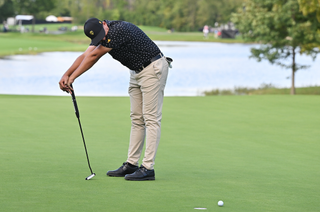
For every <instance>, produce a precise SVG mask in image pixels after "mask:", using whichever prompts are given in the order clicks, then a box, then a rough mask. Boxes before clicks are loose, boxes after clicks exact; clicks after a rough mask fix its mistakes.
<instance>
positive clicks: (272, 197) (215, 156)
mask: <svg viewBox="0 0 320 212" xmlns="http://www.w3.org/2000/svg"><path fill="white" fill-rule="evenodd" d="M77 100H78V105H79V109H80V115H81V122H82V127H83V130H84V134H85V138H86V142H87V147H88V151H89V156H90V161H91V165H92V168H93V170H94V172H95V173H96V174H97V176H96V177H94V178H93V179H92V180H90V181H85V180H84V178H85V177H87V176H88V175H89V174H90V171H89V169H88V167H87V162H86V158H85V153H84V149H83V144H82V139H81V134H80V130H79V126H78V123H77V119H76V117H75V115H74V110H73V105H72V102H71V98H70V97H45V96H14V95H13V96H12V95H0V103H1V104H0V111H1V122H0V134H1V154H0V161H1V163H0V169H1V173H2V176H1V177H2V179H1V192H0V199H1V211H6V212H11V211H32V212H36V211H41V212H42V211H48V212H49V211H55V212H56V211H139V212H140V211H195V210H194V209H193V208H195V207H205V208H207V209H208V210H207V211H226V212H227V211H232V212H234V211H237V212H241V211H243V212H249V211H253V212H257V211H281V212H287V211H288V212H295V211H296V212H301V211H308V212H312V211H319V207H320V203H319V190H320V184H319V178H320V169H319V164H320V155H319V150H320V143H319V138H320V131H319V125H320V113H319V104H320V99H319V98H318V97H317V96H289V95H288V96H272V95H264V96H215V97H166V98H165V100H164V109H163V121H162V138H161V142H160V146H159V150H158V154H157V160H156V165H155V172H156V180H155V181H153V182H128V181H125V180H124V179H122V178H110V177H107V176H106V175H105V173H106V172H107V171H108V170H110V169H116V168H118V167H119V166H120V165H121V163H122V162H124V161H125V160H126V153H127V148H128V138H129V133H130V132H129V131H130V118H129V104H130V103H129V98H127V97H78V98H77ZM218 200H223V201H224V203H225V206H223V207H222V208H219V207H218V206H217V202H218Z"/></svg>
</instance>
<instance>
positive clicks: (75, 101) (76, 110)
mask: <svg viewBox="0 0 320 212" xmlns="http://www.w3.org/2000/svg"><path fill="white" fill-rule="evenodd" d="M70 86H71V88H72V89H73V87H72V84H71V85H70ZM71 97H72V102H73V106H74V112H75V114H76V116H77V118H80V113H79V109H78V105H77V100H76V96H75V94H74V89H73V91H72V93H71Z"/></svg>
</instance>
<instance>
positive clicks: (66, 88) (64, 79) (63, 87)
mask: <svg viewBox="0 0 320 212" xmlns="http://www.w3.org/2000/svg"><path fill="white" fill-rule="evenodd" d="M69 81H70V78H69V76H67V75H63V76H62V77H61V80H60V81H59V86H60V89H61V90H63V91H65V92H67V93H70V92H71V91H72V88H71V86H70V84H71V83H72V82H73V81H74V80H73V81H72V82H70V84H68V83H69Z"/></svg>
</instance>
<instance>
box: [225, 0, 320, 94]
mask: <svg viewBox="0 0 320 212" xmlns="http://www.w3.org/2000/svg"><path fill="white" fill-rule="evenodd" d="M231 20H232V21H233V22H234V23H235V24H236V26H237V28H238V29H239V31H240V32H241V34H242V36H243V38H244V39H245V41H248V42H258V43H260V44H261V46H260V48H252V49H251V56H250V57H251V58H255V59H257V61H258V62H260V61H261V60H268V61H269V62H270V63H271V64H277V65H280V66H281V67H284V68H290V69H291V71H292V72H291V73H292V74H291V91H290V94H292V95H293V94H295V73H296V72H297V71H298V70H299V69H305V68H307V67H308V66H305V65H299V64H297V63H296V55H297V54H298V53H300V54H306V55H308V56H311V57H312V58H313V59H315V58H316V56H317V54H318V53H319V49H318V48H317V46H319V44H320V37H319V34H318V33H317V30H319V29H320V24H319V22H318V21H317V18H316V12H315V11H314V12H311V13H309V14H307V15H303V14H302V12H301V11H300V10H299V4H298V1H297V0H248V1H247V2H246V3H245V4H244V7H243V8H241V9H240V10H239V11H238V12H237V13H235V14H233V15H232V19H231ZM288 59H290V60H291V62H290V63H289V64H288V63H286V60H288Z"/></svg>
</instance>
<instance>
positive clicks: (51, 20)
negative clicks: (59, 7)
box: [46, 15, 58, 22]
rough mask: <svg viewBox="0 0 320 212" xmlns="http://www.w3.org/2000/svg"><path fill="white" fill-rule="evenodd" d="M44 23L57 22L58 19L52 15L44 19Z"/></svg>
mask: <svg viewBox="0 0 320 212" xmlns="http://www.w3.org/2000/svg"><path fill="white" fill-rule="evenodd" d="M46 21H48V22H57V21H58V18H57V17H56V16H54V15H49V16H48V17H46Z"/></svg>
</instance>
